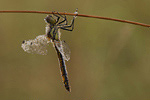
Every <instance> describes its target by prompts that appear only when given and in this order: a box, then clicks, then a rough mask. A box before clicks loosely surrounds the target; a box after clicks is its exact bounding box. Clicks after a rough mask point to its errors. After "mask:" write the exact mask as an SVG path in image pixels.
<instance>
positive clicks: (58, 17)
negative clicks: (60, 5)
mask: <svg viewBox="0 0 150 100" xmlns="http://www.w3.org/2000/svg"><path fill="white" fill-rule="evenodd" d="M54 12H55V11H53V12H52V14H53V15H54V16H55V17H57V20H56V23H58V21H59V19H60V16H58V15H56V14H54Z"/></svg>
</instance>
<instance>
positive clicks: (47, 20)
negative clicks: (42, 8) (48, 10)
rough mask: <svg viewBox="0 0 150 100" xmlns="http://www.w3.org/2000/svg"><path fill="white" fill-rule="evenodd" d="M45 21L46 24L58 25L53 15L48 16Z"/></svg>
mask: <svg viewBox="0 0 150 100" xmlns="http://www.w3.org/2000/svg"><path fill="white" fill-rule="evenodd" d="M44 20H45V22H46V23H49V24H50V25H55V24H56V19H55V18H53V17H52V16H51V15H48V16H47V17H46V18H45V19H44Z"/></svg>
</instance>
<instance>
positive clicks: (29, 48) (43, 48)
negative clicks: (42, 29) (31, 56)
mask: <svg viewBox="0 0 150 100" xmlns="http://www.w3.org/2000/svg"><path fill="white" fill-rule="evenodd" d="M48 43H49V40H48V39H47V37H46V36H45V35H39V36H37V37H36V38H35V39H32V40H28V41H26V40H24V41H23V43H22V45H21V47H22V48H23V50H24V51H25V52H27V53H35V54H41V55H46V54H47V46H48Z"/></svg>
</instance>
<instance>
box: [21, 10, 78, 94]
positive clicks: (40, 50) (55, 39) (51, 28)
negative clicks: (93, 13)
mask: <svg viewBox="0 0 150 100" xmlns="http://www.w3.org/2000/svg"><path fill="white" fill-rule="evenodd" d="M74 13H75V14H76V15H75V16H73V19H72V22H71V24H70V25H69V24H68V20H67V18H66V15H64V16H63V15H61V14H59V13H57V14H53V16H51V15H48V16H47V17H46V18H45V19H44V20H45V22H46V23H47V25H46V35H40V36H38V37H36V39H34V40H29V41H23V43H22V48H23V49H24V51H26V52H28V53H37V54H42V55H45V54H46V53H47V50H46V47H47V46H46V45H47V44H48V43H49V42H50V41H51V43H52V44H53V46H54V48H55V50H56V53H57V55H58V60H59V66H60V71H61V75H62V80H63V83H64V86H65V88H66V90H68V91H69V92H70V91H71V90H70V86H69V80H68V75H67V69H66V64H65V60H67V61H68V60H69V59H70V53H71V52H70V49H69V46H68V45H67V43H66V42H65V41H64V40H61V39H60V36H61V33H60V29H63V30H67V31H73V29H74V20H75V18H76V17H77V14H78V9H76V11H75V12H74ZM60 18H62V19H63V20H62V21H60Z"/></svg>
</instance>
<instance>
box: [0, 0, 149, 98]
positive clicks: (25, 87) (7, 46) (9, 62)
mask: <svg viewBox="0 0 150 100" xmlns="http://www.w3.org/2000/svg"><path fill="white" fill-rule="evenodd" d="M76 8H78V9H79V13H80V14H89V15H98V16H106V17H113V18H119V19H126V20H132V21H138V22H142V23H147V24H150V13H149V10H150V0H1V1H0V10H37V11H59V12H64V11H67V12H70V13H73V12H74V11H75V9H76ZM45 17H46V15H42V14H10V13H9V14H4V13H3V14H2V13H1V14H0V100H60V99H61V100H149V99H150V95H149V93H150V30H149V28H145V27H141V26H135V25H130V24H125V23H118V22H113V21H106V20H98V19H92V18H83V17H77V19H76V21H75V29H74V31H73V32H67V31H61V32H62V40H66V42H67V43H68V45H69V46H70V49H71V52H72V54H71V60H70V61H69V62H67V69H68V75H69V80H70V85H71V89H72V92H71V93H69V92H67V91H66V90H65V88H64V86H63V83H62V79H61V75H60V71H59V64H58V59H57V55H56V52H55V50H54V49H53V47H52V45H50V46H49V48H48V54H47V55H46V56H42V55H36V54H28V53H26V52H24V51H23V50H22V48H21V43H22V41H23V40H28V39H34V38H35V37H36V36H38V35H40V34H44V33H45V22H44V20H43V19H44V18H45ZM71 18H72V16H71V17H70V16H68V19H69V20H71Z"/></svg>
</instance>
